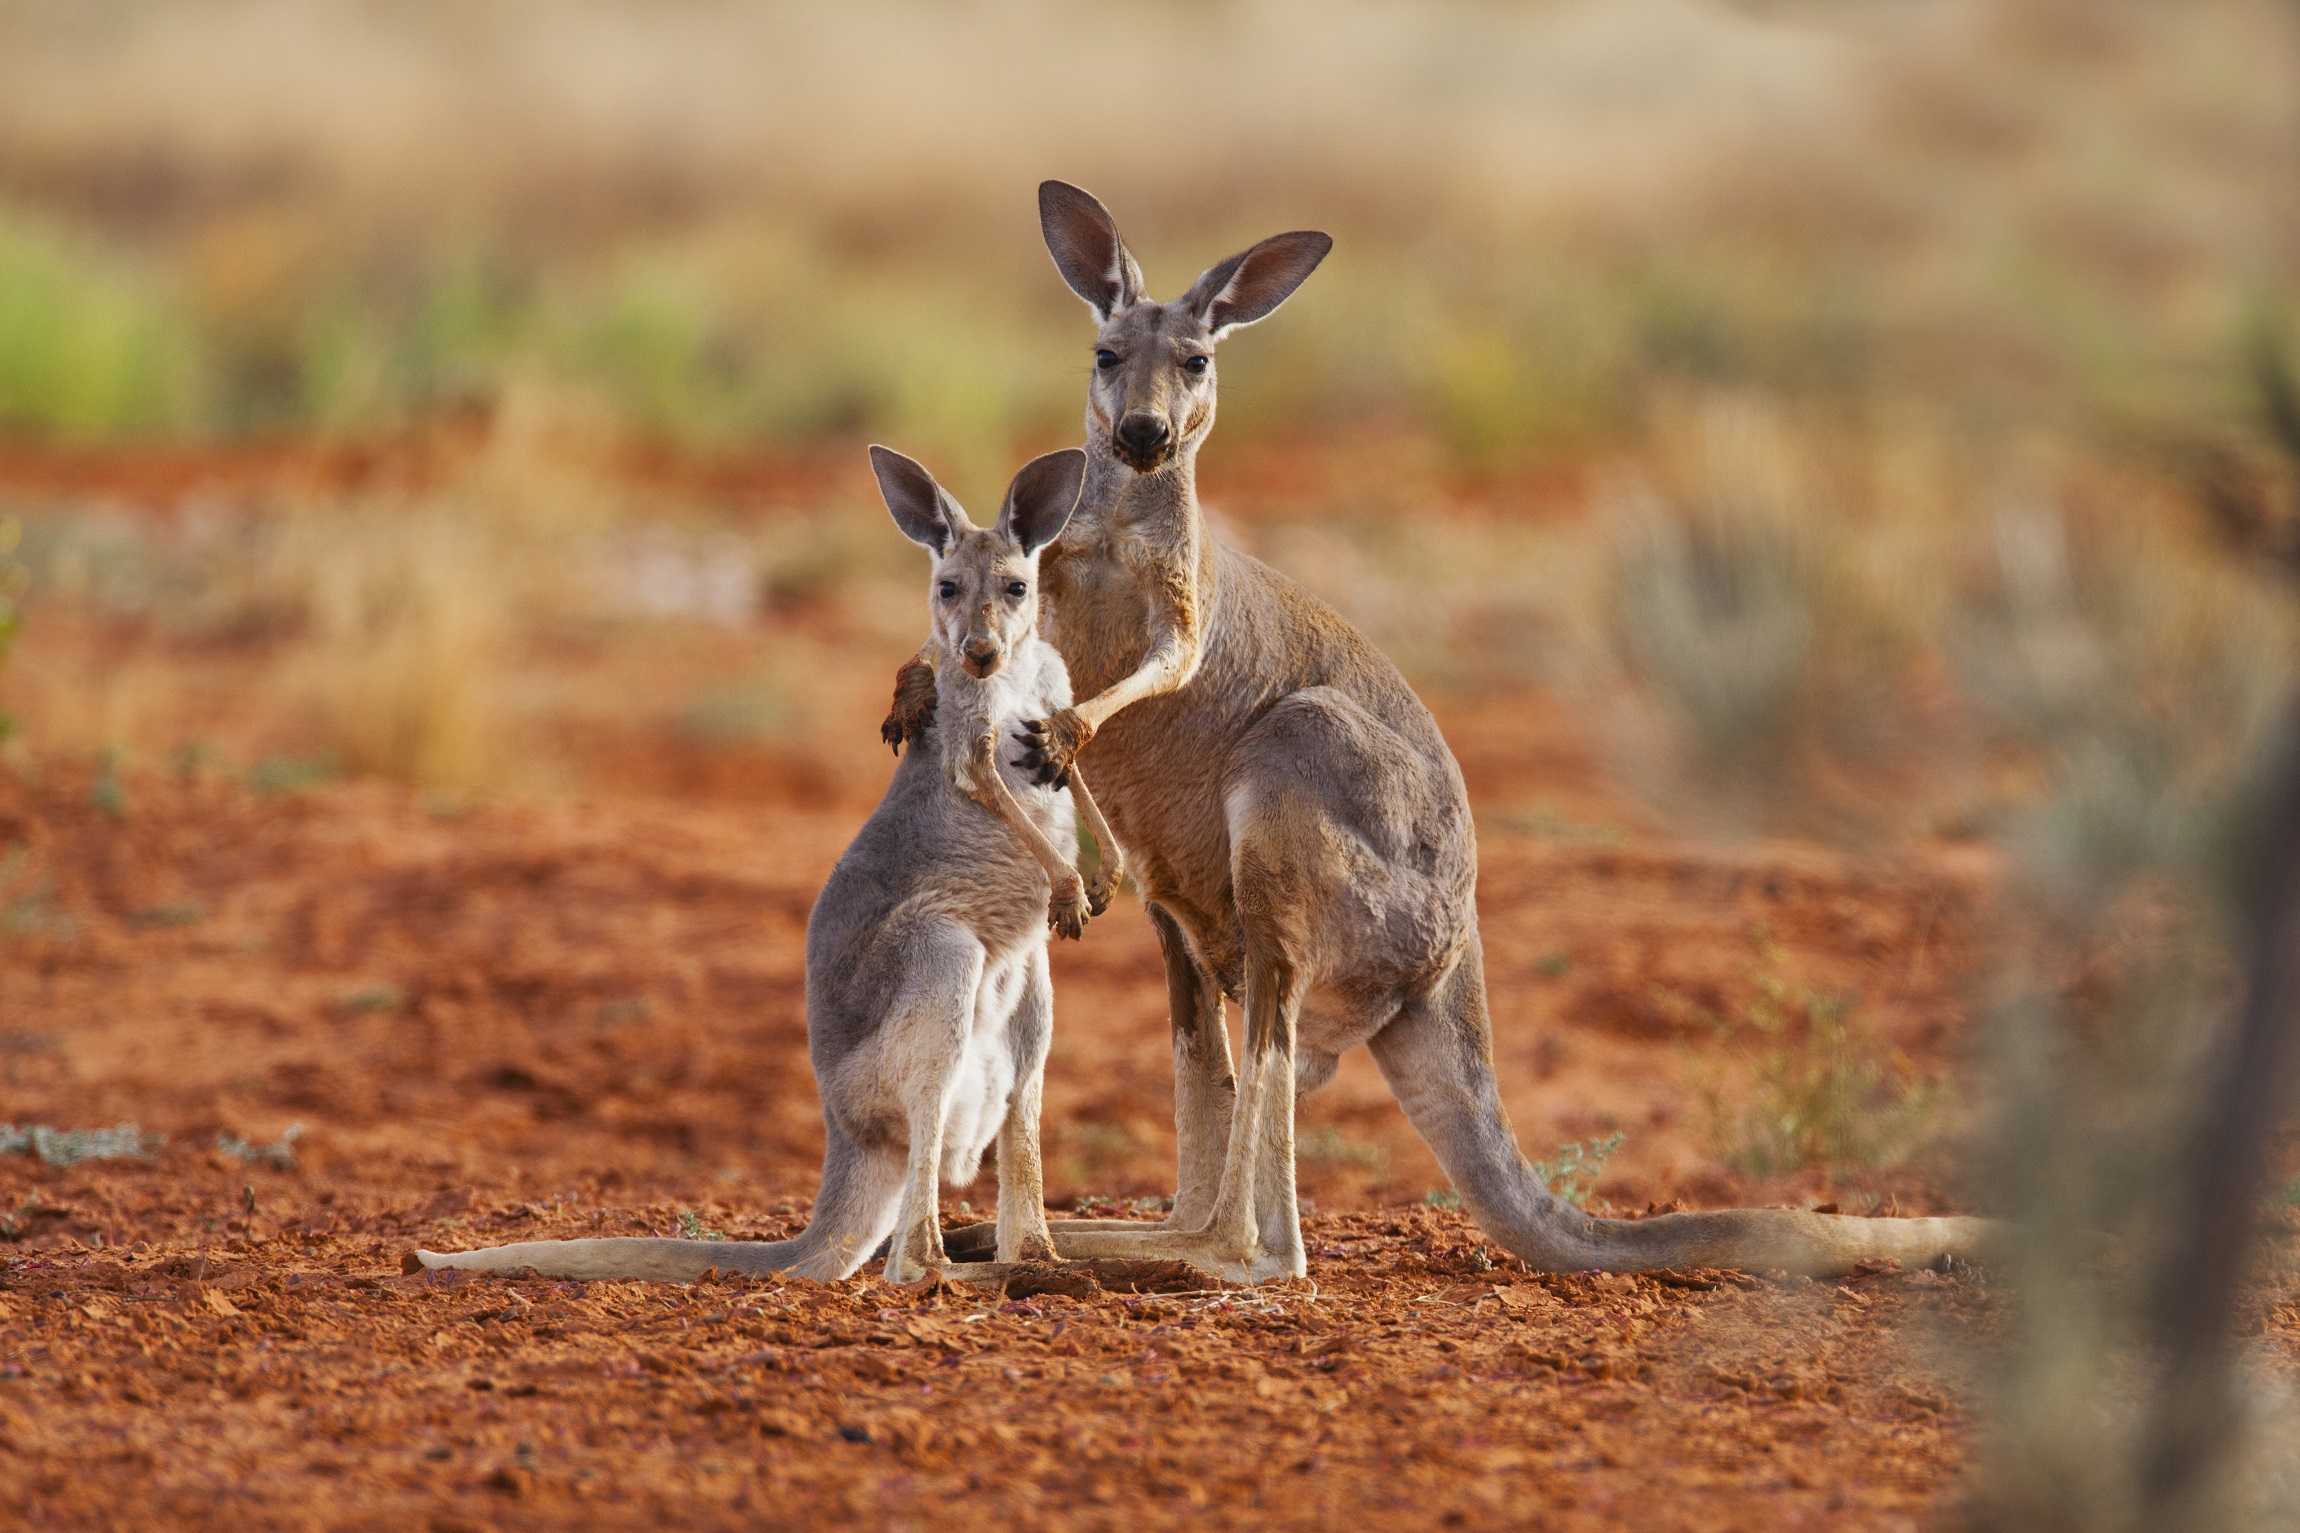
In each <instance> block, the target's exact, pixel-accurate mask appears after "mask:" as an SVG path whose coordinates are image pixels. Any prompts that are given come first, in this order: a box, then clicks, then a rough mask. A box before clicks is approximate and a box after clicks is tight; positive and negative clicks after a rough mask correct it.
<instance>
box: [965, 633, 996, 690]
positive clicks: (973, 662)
mask: <svg viewBox="0 0 2300 1533" xmlns="http://www.w3.org/2000/svg"><path fill="white" fill-rule="evenodd" d="M960 660H961V663H963V664H964V665H965V667H966V674H967V675H969V676H972V677H973V678H975V679H976V680H977V681H980V680H983V679H984V678H986V677H989V676H994V675H996V674H997V673H998V668H999V666H1000V665H1001V664H1003V663H1004V662H1005V660H1006V656H1005V654H1004V653H1002V652H1001V651H1000V649H999V647H998V645H997V644H996V643H994V642H993V641H991V640H989V639H969V640H967V641H966V648H965V649H964V650H962V651H960Z"/></svg>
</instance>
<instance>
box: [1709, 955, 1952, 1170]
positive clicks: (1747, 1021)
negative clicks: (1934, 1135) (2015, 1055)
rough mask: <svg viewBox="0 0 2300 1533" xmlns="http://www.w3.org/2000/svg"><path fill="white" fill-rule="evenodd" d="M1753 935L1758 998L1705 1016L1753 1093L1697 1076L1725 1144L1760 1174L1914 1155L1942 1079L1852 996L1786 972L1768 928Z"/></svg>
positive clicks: (1735, 1161) (1737, 1161)
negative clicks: (1866, 1015) (1859, 1009)
mask: <svg viewBox="0 0 2300 1533" xmlns="http://www.w3.org/2000/svg"><path fill="white" fill-rule="evenodd" d="M1751 938H1752V940H1753V941H1754V942H1755V943H1756V945H1757V953H1758V960H1757V963H1756V965H1755V966H1754V967H1753V968H1752V969H1751V971H1750V973H1749V980H1750V984H1751V986H1752V989H1753V994H1752V995H1751V996H1750V999H1749V1000H1748V1002H1747V1003H1746V1004H1745V1005H1744V1006H1742V1007H1741V1008H1740V1010H1739V1012H1738V1014H1737V1015H1735V1016H1732V1017H1720V1016H1717V1015H1715V1014H1713V1013H1704V1015H1706V1016H1707V1020H1708V1021H1709V1024H1710V1026H1711V1028H1712V1029H1713V1030H1714V1031H1715V1032H1716V1034H1717V1037H1718V1039H1719V1041H1720V1042H1722V1043H1724V1044H1725V1045H1726V1046H1727V1047H1728V1048H1729V1049H1730V1050H1731V1051H1733V1052H1735V1053H1737V1054H1738V1056H1739V1062H1740V1064H1741V1065H1742V1066H1743V1067H1744V1068H1745V1070H1746V1072H1747V1075H1748V1078H1749V1086H1748V1091H1747V1094H1746V1096H1745V1097H1744V1098H1742V1099H1740V1100H1729V1099H1728V1093H1727V1091H1726V1089H1725V1082H1724V1080H1723V1079H1722V1078H1721V1075H1720V1074H1719V1073H1717V1072H1707V1073H1697V1075H1696V1077H1695V1080H1694V1090H1695V1091H1696V1093H1697V1094H1698V1095H1699V1096H1700V1097H1701V1099H1702V1101H1703V1103H1704V1104H1705V1105H1706V1106H1707V1108H1708V1110H1709V1116H1710V1122H1711V1127H1712V1131H1713V1133H1714V1136H1715V1139H1716V1142H1717V1146H1718V1149H1719V1150H1720V1151H1721V1152H1722V1153H1723V1154H1724V1155H1725V1158H1726V1160H1727V1161H1728V1162H1729V1163H1730V1164H1731V1165H1733V1166H1734V1167H1735V1168H1737V1169H1739V1170H1742V1171H1745V1172H1747V1173H1749V1174H1750V1175H1751V1176H1773V1175H1776V1174H1778V1173H1781V1172H1785V1171H1794V1170H1796V1169H1797V1168H1798V1167H1800V1166H1814V1165H1817V1166H1827V1167H1838V1166H1884V1165H1891V1164H1894V1163H1895V1162H1897V1161H1899V1160H1902V1159H1904V1158H1906V1156H1907V1155H1908V1154H1909V1153H1910V1152H1911V1151H1912V1150H1914V1149H1915V1148H1916V1147H1917V1146H1918V1145H1919V1144H1920V1143H1922V1142H1923V1140H1924V1139H1925V1137H1926V1135H1927V1133H1928V1132H1929V1131H1930V1128H1931V1123H1932V1118H1933V1115H1934V1111H1935V1108H1936V1107H1937V1105H1938V1097H1939V1088H1938V1087H1937V1085H1936V1084H1935V1083H1933V1082H1931V1081H1926V1080H1921V1079H1919V1078H1918V1077H1917V1076H1916V1075H1915V1074H1914V1072H1913V1071H1912V1070H1911V1069H1910V1067H1909V1063H1908V1061H1907V1060H1906V1059H1905V1058H1903V1057H1902V1056H1900V1055H1899V1054H1898V1053H1896V1052H1893V1051H1890V1050H1888V1049H1887V1047H1886V1046H1885V1045H1884V1044H1882V1043H1881V1042H1879V1041H1878V1039H1877V1038H1876V1036H1875V1035H1874V1034H1873V1033H1871V1032H1870V1031H1869V1029H1868V1028H1867V1027H1866V1026H1865V1025H1864V1024H1863V1023H1862V1022H1861V1020H1860V1019H1859V1017H1858V1016H1857V1015H1856V1014H1855V1013H1854V1011H1853V1008H1852V1006H1851V1004H1850V1003H1849V1002H1848V1001H1847V1000H1846V999H1845V998H1844V997H1843V996H1835V995H1823V994H1820V993H1818V992H1816V991H1814V990H1812V989H1810V988H1808V987H1806V986H1804V985H1801V984H1796V983H1793V982H1791V981H1789V980H1788V979H1786V978H1784V977H1783V976H1782V973H1781V951H1780V949H1779V948H1778V947H1776V946H1774V944H1773V941H1772V938H1771V937H1770V936H1769V935H1768V934H1767V933H1766V932H1765V931H1764V929H1763V928H1761V927H1760V928H1757V929H1756V930H1754V931H1753V932H1752V933H1751Z"/></svg>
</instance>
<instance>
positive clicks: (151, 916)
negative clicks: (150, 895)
mask: <svg viewBox="0 0 2300 1533" xmlns="http://www.w3.org/2000/svg"><path fill="white" fill-rule="evenodd" d="M207 914H208V907H207V906H205V905H202V904H200V903H199V902H198V901H197V900H172V901H170V902H169V903H167V904H165V905H152V906H149V907H147V908H145V909H143V910H131V911H129V912H128V914H127V922H128V925H129V926H131V927H132V928H134V929H135V930H137V931H154V930H157V929H159V928H161V927H165V926H190V925H192V924H194V923H195V922H199V921H204V920H206V919H207Z"/></svg>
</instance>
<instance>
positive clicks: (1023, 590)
mask: <svg viewBox="0 0 2300 1533" xmlns="http://www.w3.org/2000/svg"><path fill="white" fill-rule="evenodd" d="M1006 594H1007V595H1009V596H1028V595H1029V594H1030V587H1029V586H1027V585H1024V584H1023V583H1022V582H1021V581H1019V580H1010V581H1008V582H1007V583H1006Z"/></svg>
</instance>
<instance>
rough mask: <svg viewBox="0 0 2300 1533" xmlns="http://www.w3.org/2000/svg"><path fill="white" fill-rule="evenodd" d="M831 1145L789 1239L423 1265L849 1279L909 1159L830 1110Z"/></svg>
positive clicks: (526, 1243)
mask: <svg viewBox="0 0 2300 1533" xmlns="http://www.w3.org/2000/svg"><path fill="white" fill-rule="evenodd" d="M825 1122H826V1127H827V1129H828V1133H829V1144H828V1146H827V1147H826V1149H825V1150H824V1153H823V1184H822V1190H821V1191H820V1192H819V1193H818V1194H816V1197H815V1208H814V1213H813V1215H812V1216H811V1217H810V1218H809V1219H808V1220H807V1227H806V1228H805V1229H804V1230H802V1231H800V1232H799V1233H798V1234H797V1235H794V1236H793V1237H791V1238H790V1239H789V1240H767V1241H756V1240H663V1239H657V1238H652V1237H647V1236H626V1237H616V1238H612V1239H606V1240H523V1241H520V1242H518V1243H516V1244H514V1245H507V1246H487V1247H484V1248H482V1249H480V1250H477V1251H453V1252H445V1253H442V1252H438V1251H420V1250H419V1251H417V1252H416V1253H415V1260H416V1261H417V1262H419V1263H421V1264H422V1265H423V1266H425V1267H433V1268H438V1267H457V1268H461V1269H463V1270H464V1271H466V1272H509V1271H513V1270H515V1269H518V1268H523V1267H524V1268H531V1269H533V1270H534V1271H536V1272H538V1273H540V1274H542V1275H543V1276H545V1277H557V1278H593V1279H611V1278H638V1279H651V1280H655V1281H661V1282H677V1283H684V1282H692V1281H694V1280H695V1279H696V1278H699V1277H701V1276H702V1275H703V1274H704V1273H705V1272H708V1271H710V1270H711V1269H712V1268H714V1267H715V1268H717V1269H718V1270H719V1271H720V1272H723V1273H735V1272H742V1273H750V1274H760V1273H768V1272H789V1273H793V1274H796V1275H797V1276H800V1277H811V1278H842V1277H846V1276H848V1275H849V1274H851V1273H852V1272H853V1271H854V1270H855V1269H856V1268H857V1267H860V1266H861V1265H862V1264H863V1263H864V1262H866V1261H868V1260H870V1256H871V1252H873V1251H874V1250H876V1249H877V1248H878V1245H879V1243H880V1242H881V1241H883V1240H884V1239H886V1237H887V1235H888V1233H889V1232H890V1231H891V1230H893V1228H894V1221H895V1214H896V1211H897V1204H898V1202H899V1200H900V1197H901V1192H902V1169H903V1161H902V1156H901V1155H900V1154H899V1153H896V1152H894V1151H892V1150H890V1149H888V1148H885V1147H878V1148H864V1147H863V1146H860V1145H857V1144H856V1143H855V1142H854V1140H853V1139H852V1138H850V1137H849V1136H848V1135H847V1134H846V1133H845V1131H844V1130H842V1129H841V1128H840V1127H839V1125H838V1124H837V1123H836V1122H832V1121H829V1115H828V1114H825Z"/></svg>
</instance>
